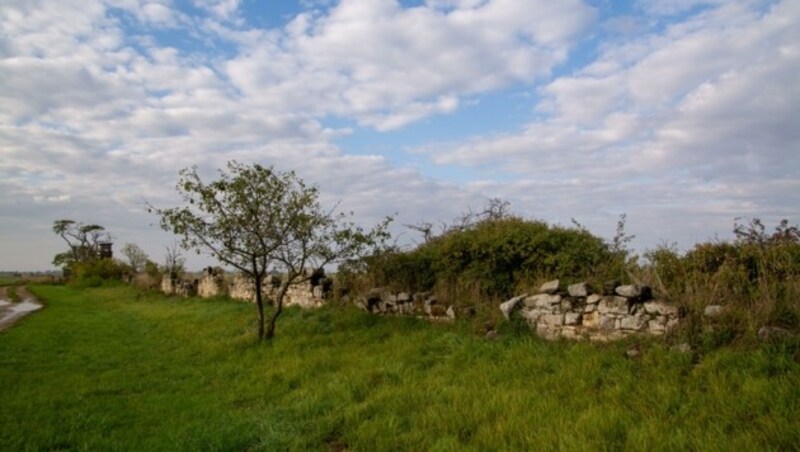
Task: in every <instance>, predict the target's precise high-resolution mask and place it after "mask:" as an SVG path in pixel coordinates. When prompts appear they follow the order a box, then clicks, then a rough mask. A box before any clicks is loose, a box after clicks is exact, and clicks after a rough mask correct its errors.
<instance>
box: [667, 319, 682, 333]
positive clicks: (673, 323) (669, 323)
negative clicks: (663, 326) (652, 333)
mask: <svg viewBox="0 0 800 452" xmlns="http://www.w3.org/2000/svg"><path fill="white" fill-rule="evenodd" d="M678 323H679V322H678V319H669V320H667V331H672V329H673V328H675V327H677V326H678Z"/></svg>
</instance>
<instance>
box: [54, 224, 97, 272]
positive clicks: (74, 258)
mask: <svg viewBox="0 0 800 452" xmlns="http://www.w3.org/2000/svg"><path fill="white" fill-rule="evenodd" d="M53 232H54V233H55V234H56V235H58V236H59V237H61V238H62V239H63V240H64V241H65V242H66V243H67V246H68V249H67V250H66V251H64V252H61V253H58V254H56V255H55V256H54V257H53V265H56V266H58V267H63V268H69V267H70V266H71V265H72V264H74V263H76V262H88V261H92V260H95V259H98V258H99V256H100V244H101V243H103V242H108V241H110V240H111V235H110V234H109V233H108V232H107V231H106V229H105V228H104V227H103V226H100V225H97V224H83V223H79V222H76V221H74V220H68V219H62V220H56V221H54V222H53Z"/></svg>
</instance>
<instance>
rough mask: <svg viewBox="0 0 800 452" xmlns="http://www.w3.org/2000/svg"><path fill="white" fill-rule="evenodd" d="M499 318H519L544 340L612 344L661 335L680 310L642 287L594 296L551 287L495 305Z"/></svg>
mask: <svg viewBox="0 0 800 452" xmlns="http://www.w3.org/2000/svg"><path fill="white" fill-rule="evenodd" d="M500 310H501V311H502V312H503V315H504V316H505V317H506V318H507V319H510V318H511V316H512V315H517V314H516V313H517V312H518V313H519V315H521V316H522V317H523V318H524V319H525V320H526V321H527V323H528V324H529V325H530V326H531V328H532V329H533V330H534V331H536V333H537V334H538V335H540V336H542V337H544V338H547V339H557V338H560V337H563V338H568V339H589V340H598V341H606V340H614V339H620V338H623V337H625V336H628V335H631V334H651V335H661V334H664V333H666V332H667V331H670V330H671V329H673V328H674V327H675V326H677V325H678V322H679V321H680V318H681V317H682V312H681V309H680V308H679V307H678V305H676V304H675V303H668V302H665V301H659V300H654V299H653V296H652V291H651V290H650V288H649V287H647V286H637V285H625V286H614V285H612V286H610V287H605V288H604V289H603V290H602V291H599V293H593V291H592V289H591V288H590V287H589V286H588V285H587V284H586V283H579V284H573V285H571V286H569V287H562V286H561V285H560V283H559V281H558V280H555V281H550V282H548V283H546V284H544V285H542V287H541V288H540V289H539V290H538V291H537V293H535V294H533V295H528V294H523V295H519V296H517V297H514V298H512V299H510V300H508V301H506V302H504V303H502V304H501V305H500Z"/></svg>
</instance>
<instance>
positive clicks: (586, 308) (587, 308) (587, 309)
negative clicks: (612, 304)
mask: <svg viewBox="0 0 800 452" xmlns="http://www.w3.org/2000/svg"><path fill="white" fill-rule="evenodd" d="M595 311H597V305H596V304H587V305H586V306H584V307H583V312H585V313H589V312H595Z"/></svg>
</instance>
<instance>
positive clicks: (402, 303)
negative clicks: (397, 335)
mask: <svg viewBox="0 0 800 452" xmlns="http://www.w3.org/2000/svg"><path fill="white" fill-rule="evenodd" d="M355 304H356V306H358V307H359V308H361V309H363V310H365V311H367V312H370V313H372V314H380V315H392V314H394V315H415V316H418V317H427V318H430V319H434V320H454V319H455V318H456V316H457V313H456V308H455V307H454V306H450V305H445V304H442V303H439V300H438V299H437V298H436V296H434V295H432V294H431V293H430V292H421V293H409V292H392V291H389V290H386V289H380V288H376V289H371V290H370V291H369V292H368V293H367V294H366V295H364V296H361V297H358V298H356V300H355ZM462 314H468V313H466V312H464V313H462Z"/></svg>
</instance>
